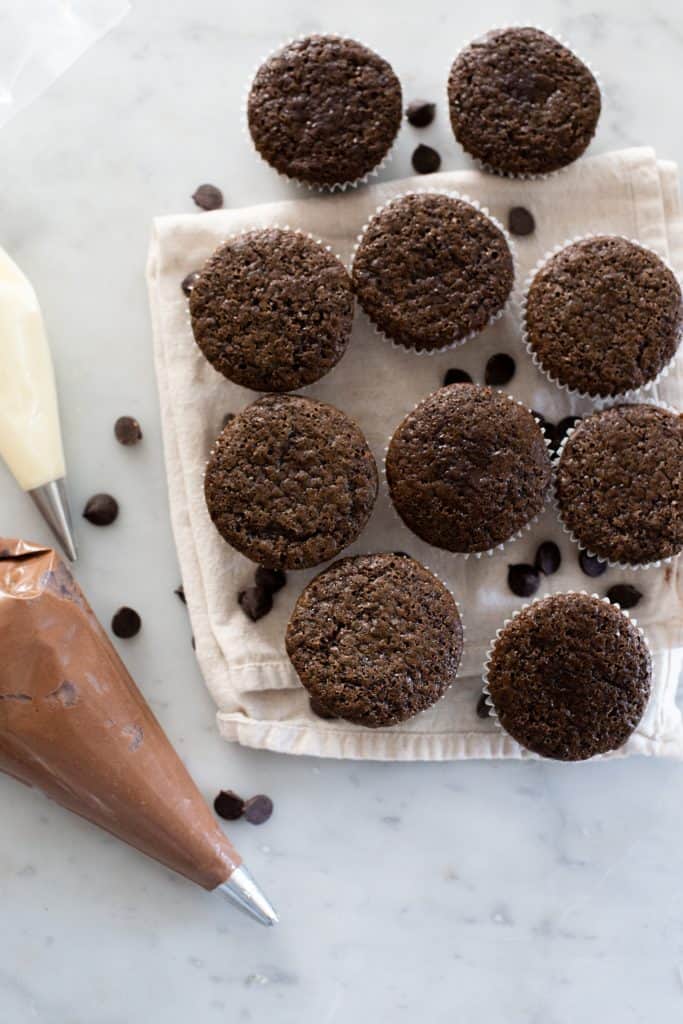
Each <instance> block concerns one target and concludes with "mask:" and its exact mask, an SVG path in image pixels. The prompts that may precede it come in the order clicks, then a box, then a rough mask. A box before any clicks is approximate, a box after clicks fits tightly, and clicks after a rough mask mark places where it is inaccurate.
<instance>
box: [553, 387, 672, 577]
mask: <svg viewBox="0 0 683 1024" xmlns="http://www.w3.org/2000/svg"><path fill="white" fill-rule="evenodd" d="M619 405H651V406H654V408H656V409H665V410H666V411H667V412H670V413H673V414H674V415H675V416H679V415H680V411H679V410H678V409H674V407H673V406H672V405H667V404H666V403H665V402H657V401H655V400H654V399H652V398H650V399H647V398H641V399H639V400H638V401H626V402H624V401H612V402H610V403H609V404H608V405H605V406H604V407H602V408H600V409H595V410H594V411H593V412H592V413H589V414H588V415H587V416H583V417H581V418H580V419H579V420H578V422H577V423H576V424H575V425H574V426H573V427H571V428H570V429H569V430H568V431H567V433H566V434H565V436H564V437H563V438H562V443H561V444H560V447H559V448H558V449H557V452H556V454H555V459H554V462H553V485H552V503H553V506H554V509H555V512H556V514H557V518H558V519H559V521H560V525H561V527H562V530H563V532H564V533H565V534H566V535H567V537H569V539H570V540H571V541H572V543H574V544H576V546H577V547H578V548H580V549H581V550H582V551H585V552H586V554H587V555H589V556H590V557H591V558H597V559H598V561H600V562H605V563H606V564H607V565H608V566H609V568H610V569H620V570H621V571H624V572H625V571H629V570H631V571H634V570H639V569H658V568H659V566H660V565H669V564H670V563H671V562H673V561H674V559H676V558H678V554H676V555H669V556H668V557H667V558H658V559H656V560H655V561H654V562H641V563H638V564H633V563H631V562H614V561H612V560H611V559H609V558H603V557H602V555H598V554H596V552H595V551H593V550H592V549H591V548H590V547H588V546H586V545H585V544H582V543H581V541H580V540H579V538H578V537H577V536H576V534H575V533H573V531H572V530H570V529H569V527H568V526H567V524H566V523H565V521H564V519H563V518H562V511H561V509H560V503H559V501H558V496H557V471H558V468H559V465H560V459H561V457H562V453H563V452H564V449H565V448H566V446H567V444H568V442H569V438H570V437H571V436H572V434H574V432H575V431H576V430H577V428H578V427H579V425H580V424H581V423H582V421H583V420H585V419H588V416H593V415H596V414H597V413H601V412H606V411H607V409H613V408H615V407H616V406H619ZM679 554H680V552H679Z"/></svg>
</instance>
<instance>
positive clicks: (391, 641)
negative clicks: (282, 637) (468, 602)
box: [286, 554, 462, 728]
mask: <svg viewBox="0 0 683 1024" xmlns="http://www.w3.org/2000/svg"><path fill="white" fill-rule="evenodd" d="M286 643H287V653H288V654H289V657H290V659H291V660H292V663H293V665H294V667H295V669H296V670H297V672H298V674H299V678H300V679H301V682H302V683H303V685H304V686H305V687H306V689H307V690H308V691H309V693H310V694H311V699H312V701H313V702H314V705H315V707H316V709H318V710H319V711H320V710H321V711H322V712H323V713H324V715H325V717H335V718H344V719H346V720H347V721H350V722H355V723H356V724H358V725H365V726H369V727H371V728H377V727H379V726H388V725H395V724H396V723H397V722H403V721H405V720H406V719H408V718H412V716H413V715H416V714H417V713H418V712H419V711H424V710H425V709H426V708H428V707H431V705H432V704H434V703H435V701H437V700H438V699H439V698H440V697H441V696H443V694H444V693H445V692H446V690H447V689H448V687H449V686H450V685H451V683H452V682H453V680H454V679H455V674H456V672H457V669H458V665H459V663H460V657H461V654H462V625H461V622H460V616H459V614H458V609H457V606H456V603H455V601H454V600H453V597H452V596H451V594H450V592H449V591H448V590H447V589H446V587H444V585H443V583H441V582H440V580H438V579H437V578H436V577H435V576H433V575H432V573H431V572H429V570H427V569H425V567H424V566H423V565H420V563H419V562H416V561H415V559H413V558H410V557H408V556H407V555H397V554H375V555H361V556H359V557H357V558H343V559H342V560H341V561H339V562H335V564H334V565H332V566H330V567H329V568H328V569H325V570H324V571H323V572H322V573H320V575H319V576H316V577H315V579H314V580H312V581H311V582H310V583H309V584H308V586H307V587H306V589H305V590H304V591H303V593H302V594H301V596H300V598H299V600H298V601H297V603H296V606H295V608H294V611H293V613H292V617H291V619H290V621H289V625H288V627H287V637H286Z"/></svg>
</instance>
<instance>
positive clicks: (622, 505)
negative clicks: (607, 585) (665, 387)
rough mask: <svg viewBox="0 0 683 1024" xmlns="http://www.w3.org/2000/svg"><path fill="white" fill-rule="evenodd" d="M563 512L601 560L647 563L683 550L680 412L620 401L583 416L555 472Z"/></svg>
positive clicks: (682, 426) (571, 527)
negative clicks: (626, 403) (607, 407)
mask: <svg viewBox="0 0 683 1024" xmlns="http://www.w3.org/2000/svg"><path fill="white" fill-rule="evenodd" d="M555 487H556V495H557V501H558V505H559V508H560V515H561V516H562V520H563V522H564V523H565V525H566V526H567V528H568V529H569V530H571V531H572V533H573V534H574V536H575V537H576V539H577V540H578V541H579V543H580V544H581V545H582V547H584V548H586V549H588V550H589V551H592V552H593V553H594V554H595V555H597V556H598V558H601V559H603V560H605V561H612V562H623V563H627V564H629V565H645V564H647V563H648V562H655V561H658V560H659V559H661V558H668V557H670V556H671V555H675V554H678V552H679V551H681V550H683V416H681V415H680V413H672V412H668V411H667V410H666V409H660V408H658V407H657V406H653V405H618V406H615V407H614V408H612V409H606V410H604V411H603V412H596V413H593V415H592V416H588V417H586V418H585V419H583V420H581V422H580V423H579V424H578V426H577V427H576V429H575V430H574V432H573V433H572V434H571V435H570V436H569V438H568V440H567V442H566V444H565V446H564V448H563V450H562V454H561V456H560V461H559V465H558V467H557V474H556V484H555Z"/></svg>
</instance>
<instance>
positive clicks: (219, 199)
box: [192, 185, 223, 210]
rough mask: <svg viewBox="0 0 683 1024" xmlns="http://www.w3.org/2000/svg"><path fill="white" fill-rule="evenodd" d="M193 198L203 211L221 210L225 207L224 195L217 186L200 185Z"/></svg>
mask: <svg viewBox="0 0 683 1024" xmlns="http://www.w3.org/2000/svg"><path fill="white" fill-rule="evenodd" d="M192 198H193V199H194V201H195V203H196V204H197V206H199V207H200V209H202V210H220V208H221V206H222V205H223V193H222V192H221V190H220V189H219V188H216V186H215V185H200V186H199V188H198V189H196V191H195V192H194V193H193V195H192Z"/></svg>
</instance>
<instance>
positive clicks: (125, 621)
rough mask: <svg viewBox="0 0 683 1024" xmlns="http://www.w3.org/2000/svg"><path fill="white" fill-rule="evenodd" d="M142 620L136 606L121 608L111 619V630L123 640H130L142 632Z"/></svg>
mask: <svg viewBox="0 0 683 1024" xmlns="http://www.w3.org/2000/svg"><path fill="white" fill-rule="evenodd" d="M141 626H142V620H141V618H140V616H139V615H138V613H137V612H136V611H135V609H134V608H126V607H123V608H119V610H118V611H117V612H116V613H115V614H114V617H113V618H112V620H111V630H112V633H113V634H114V636H118V637H120V638H121V640H130V638H131V637H132V636H136V635H137V634H138V633H139V632H140V627H141Z"/></svg>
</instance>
